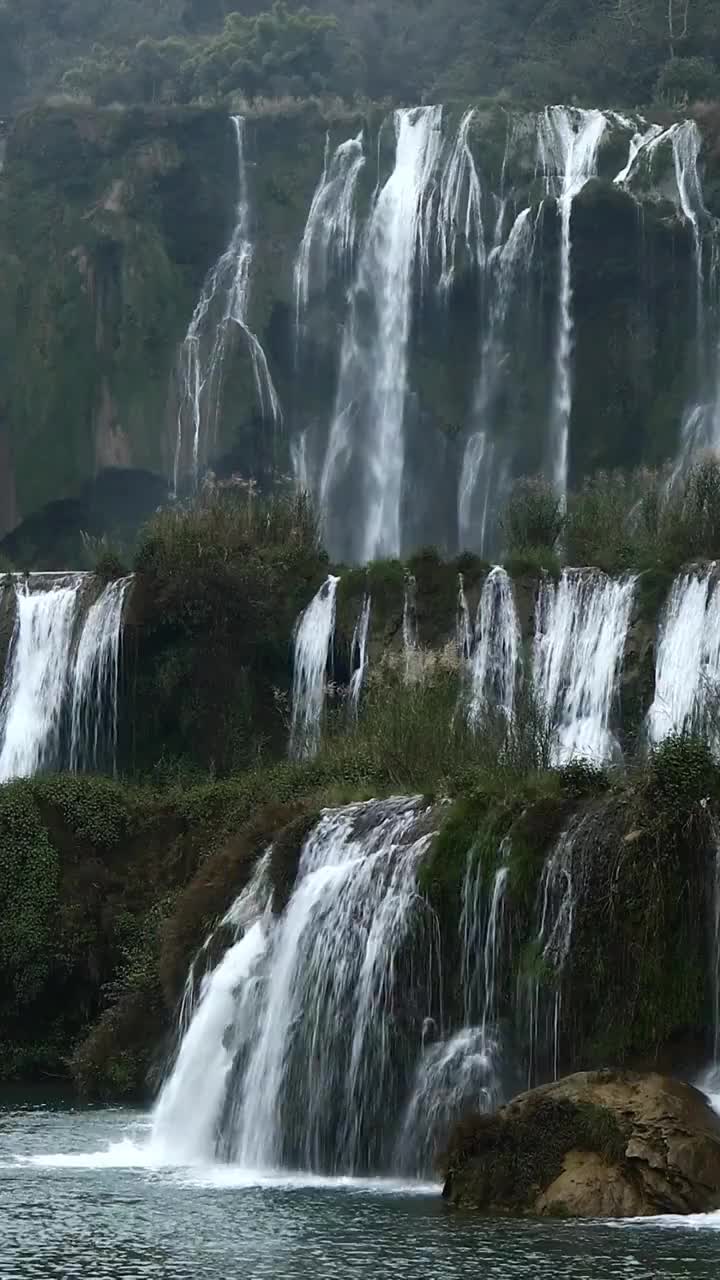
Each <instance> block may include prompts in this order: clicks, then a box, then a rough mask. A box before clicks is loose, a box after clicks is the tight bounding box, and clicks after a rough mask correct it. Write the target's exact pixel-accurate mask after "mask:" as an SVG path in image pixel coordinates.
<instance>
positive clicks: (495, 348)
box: [458, 209, 535, 554]
mask: <svg viewBox="0 0 720 1280" xmlns="http://www.w3.org/2000/svg"><path fill="white" fill-rule="evenodd" d="M534 244H535V224H534V221H533V218H532V215H531V210H530V209H523V210H522V212H521V213H519V214H518V216H517V218H516V219H515V222H514V224H513V227H512V230H511V232H510V235H509V236H508V239H507V242H506V243H505V244H504V245H503V246H502V247H501V248H498V249H497V250H494V251H493V253H492V254H491V255H490V262H489V268H490V280H489V284H488V288H489V291H490V303H489V314H488V320H487V328H486V333H485V337H484V339H483V344H482V353H481V362H480V377H479V380H478V385H477V390H476V393H475V405H474V409H473V420H474V422H476V423H478V424H479V430H477V431H475V432H473V433H472V435H470V436H469V437H468V440H467V444H466V446H465V452H464V454H463V461H462V467H461V471H460V483H459V489H458V533H459V545H460V547H461V549H464V548H471V549H473V550H476V551H478V552H480V553H481V554H482V552H483V551H484V549H485V543H486V537H487V524H488V510H489V507H490V500H491V493H492V482H493V464H494V458H495V441H494V439H492V438H491V437H490V433H491V431H492V429H493V427H494V426H495V425H497V424H496V417H497V399H498V394H499V391H500V387H501V385H502V382H503V379H504V378H505V377H506V376H507V370H508V356H509V350H508V342H507V332H506V330H507V321H508V315H509V312H510V304H511V302H512V298H513V293H514V290H515V287H516V284H517V279H518V274H519V272H520V271H521V270H524V271H525V272H526V273H527V272H528V270H529V268H530V264H531V261H532V255H533V250H534ZM481 475H482V477H483V483H482V485H481V486H480V490H479V493H478V482H479V480H480V477H481ZM494 497H495V501H494V505H495V507H496V508H497V505H498V504H497V495H494Z"/></svg>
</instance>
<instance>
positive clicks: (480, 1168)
mask: <svg viewBox="0 0 720 1280" xmlns="http://www.w3.org/2000/svg"><path fill="white" fill-rule="evenodd" d="M628 1134H629V1129H626V1128H624V1127H623V1126H622V1124H621V1123H620V1122H619V1120H618V1119H617V1118H616V1117H615V1115H614V1114H613V1113H612V1112H611V1111H609V1110H608V1109H607V1108H605V1107H602V1106H598V1105H596V1104H594V1103H590V1102H574V1101H571V1100H570V1099H568V1098H553V1097H548V1096H545V1095H543V1094H540V1095H539V1096H537V1097H529V1098H526V1099H524V1100H523V1102H522V1104H521V1109H520V1110H518V1109H517V1108H516V1109H515V1110H514V1111H513V1109H512V1108H510V1109H509V1111H508V1110H506V1111H501V1112H499V1113H497V1114H495V1115H483V1116H481V1115H473V1116H470V1117H468V1119H467V1120H466V1121H464V1122H461V1124H460V1125H459V1126H458V1128H457V1130H456V1132H455V1134H454V1135H453V1138H452V1141H451V1146H450V1148H449V1150H448V1151H447V1152H446V1154H445V1155H444V1157H443V1159H442V1166H443V1170H444V1172H445V1175H446V1176H447V1177H449V1178H450V1180H451V1187H452V1179H453V1177H454V1176H455V1175H459V1186H458V1191H457V1195H458V1196H459V1201H458V1200H457V1199H455V1194H456V1193H455V1192H454V1191H453V1190H452V1189H451V1193H450V1194H451V1196H452V1197H453V1199H454V1200H455V1202H456V1203H458V1202H459V1203H463V1204H468V1205H473V1206H476V1207H485V1208H490V1207H494V1208H499V1207H502V1209H503V1210H505V1211H507V1212H512V1211H513V1210H516V1211H518V1212H527V1211H528V1210H530V1211H532V1208H533V1206H534V1203H535V1201H536V1199H537V1196H538V1195H539V1194H540V1193H541V1192H543V1191H545V1190H546V1189H547V1187H549V1186H550V1185H551V1183H553V1182H554V1181H555V1179H556V1178H557V1177H559V1175H560V1173H561V1172H562V1169H563V1161H564V1159H565V1156H566V1154H567V1152H568V1151H588V1152H597V1153H598V1154H599V1155H602V1156H603V1157H604V1158H605V1159H606V1160H607V1161H609V1162H611V1163H613V1162H618V1161H620V1160H622V1159H623V1157H624V1153H625V1147H626V1145H627V1139H628Z"/></svg>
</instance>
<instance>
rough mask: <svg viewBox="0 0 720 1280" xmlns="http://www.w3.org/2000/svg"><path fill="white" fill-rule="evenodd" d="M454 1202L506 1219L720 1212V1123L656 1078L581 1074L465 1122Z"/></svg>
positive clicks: (701, 1104) (450, 1188)
mask: <svg viewBox="0 0 720 1280" xmlns="http://www.w3.org/2000/svg"><path fill="white" fill-rule="evenodd" d="M444 1164H445V1176H446V1181H445V1188H444V1197H445V1199H446V1200H447V1201H448V1202H449V1203H450V1204H452V1205H458V1206H463V1207H468V1208H475V1209H480V1210H482V1211H483V1212H485V1213H492V1214H505V1215H518V1216H519V1215H527V1214H530V1215H540V1216H553V1217H583V1218H585V1217H593V1218H594V1217H619V1218H631V1217H638V1216H646V1215H648V1216H649V1215H654V1214H661V1213H676V1214H687V1213H704V1212H709V1211H712V1210H715V1209H718V1208H720V1116H718V1115H717V1114H716V1113H715V1112H714V1111H713V1110H712V1108H711V1107H710V1106H709V1104H708V1102H707V1100H706V1098H705V1096H704V1095H703V1094H702V1093H700V1092H699V1091H698V1090H697V1089H694V1088H693V1087H692V1086H691V1085H687V1084H683V1083H681V1082H680V1081H678V1080H673V1079H671V1078H670V1077H666V1076H661V1075H658V1074H656V1073H651V1074H648V1075H640V1074H636V1073H632V1072H617V1071H596V1072H582V1073H580V1074H578V1075H573V1076H569V1077H567V1079H565V1080H560V1081H558V1082H557V1083H556V1084H551V1085H544V1086H542V1087H541V1088H539V1089H534V1090H532V1091H531V1092H530V1093H525V1094H522V1095H521V1096H520V1097H518V1098H516V1099H515V1100H514V1101H513V1102H511V1103H510V1104H509V1105H508V1106H506V1107H502V1108H501V1109H500V1110H499V1111H498V1112H496V1113H495V1114H494V1115H485V1116H480V1115H473V1116H469V1117H467V1118H466V1119H465V1120H464V1121H462V1122H461V1123H460V1125H458V1127H457V1129H456V1130H455V1132H454V1134H453V1135H452V1137H451V1141H450V1146H449V1149H448V1152H447V1154H446V1156H445V1161H444Z"/></svg>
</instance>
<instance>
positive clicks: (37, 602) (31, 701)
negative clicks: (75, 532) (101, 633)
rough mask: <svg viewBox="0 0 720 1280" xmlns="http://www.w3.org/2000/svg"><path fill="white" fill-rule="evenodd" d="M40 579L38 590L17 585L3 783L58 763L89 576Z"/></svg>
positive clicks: (1, 709) (2, 705)
mask: <svg viewBox="0 0 720 1280" xmlns="http://www.w3.org/2000/svg"><path fill="white" fill-rule="evenodd" d="M42 577H43V586H42V588H41V589H37V590H36V589H35V584H34V583H33V584H31V582H30V581H28V580H27V579H18V580H16V583H15V608H16V614H15V628H14V631H13V637H12V640H11V643H10V650H9V653H8V658H7V666H6V670H5V681H4V685H3V692H2V700H1V702H0V718H1V733H2V738H1V742H2V746H1V747H0V781H6V780H7V779H8V778H19V777H29V776H31V775H32V774H34V773H37V772H38V771H39V770H41V769H46V768H49V767H51V766H53V765H57V763H58V757H59V751H60V731H61V716H62V711H63V705H64V700H65V697H66V695H67V691H68V683H69V677H70V670H71V667H70V663H71V650H72V639H73V628H74V626H75V621H76V618H77V611H78V608H79V604H80V592H81V588H82V586H83V584H84V582H85V581H86V575H85V574H80V573H78V574H58V575H55V576H54V578H51V577H49V576H47V575H42Z"/></svg>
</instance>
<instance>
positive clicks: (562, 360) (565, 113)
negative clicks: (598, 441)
mask: <svg viewBox="0 0 720 1280" xmlns="http://www.w3.org/2000/svg"><path fill="white" fill-rule="evenodd" d="M607 126H608V120H607V117H606V116H604V115H603V114H602V112H600V111H581V110H579V109H578V108H568V107H548V108H547V109H546V110H545V112H544V114H543V115H542V116H541V117H540V119H539V122H538V160H539V163H540V166H541V168H542V172H543V177H544V180H545V190H546V193H547V195H548V196H555V197H556V198H557V201H558V209H559V213H560V227H561V243H560V296H559V305H558V322H557V334H556V341H555V376H554V386H553V397H552V418H551V448H552V474H553V481H554V483H555V487H556V489H557V492H558V493H559V494H560V495H561V496H562V497H563V499H564V498H565V496H566V494H567V484H568V458H569V436H570V418H571V413H572V349H573V327H574V326H573V312H572V239H571V223H572V207H573V201H574V200H575V197H576V196H578V195H579V194H580V192H581V191H582V189H583V187H584V186H585V184H586V183H587V182H588V181H589V180H590V178H592V177H593V176H594V175H595V173H596V171H597V158H598V152H599V150H600V144H601V142H602V139H603V135H604V133H605V130H606V129H607Z"/></svg>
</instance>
